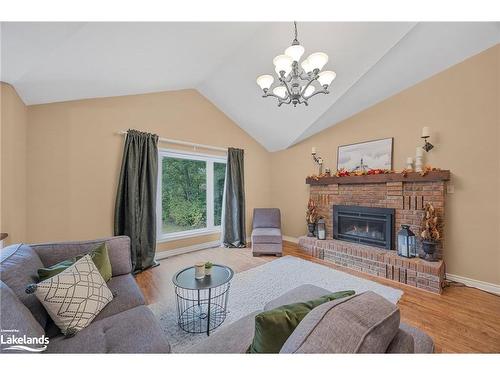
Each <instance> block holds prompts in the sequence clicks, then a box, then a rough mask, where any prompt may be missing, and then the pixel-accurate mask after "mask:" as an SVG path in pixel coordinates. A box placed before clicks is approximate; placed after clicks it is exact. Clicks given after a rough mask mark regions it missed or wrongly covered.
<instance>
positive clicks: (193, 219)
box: [157, 150, 226, 241]
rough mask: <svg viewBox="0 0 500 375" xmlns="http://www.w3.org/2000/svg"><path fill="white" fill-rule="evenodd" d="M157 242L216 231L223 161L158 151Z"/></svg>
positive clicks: (222, 181) (223, 167)
mask: <svg viewBox="0 0 500 375" xmlns="http://www.w3.org/2000/svg"><path fill="white" fill-rule="evenodd" d="M158 163H159V165H158V171H159V178H158V195H159V197H158V205H157V206H158V207H157V210H158V213H157V220H158V240H159V241H161V240H166V241H168V240H169V239H177V238H183V237H191V236H195V235H201V234H207V233H215V232H218V231H220V225H221V219H222V196H223V194H224V179H225V175H226V159H225V158H223V157H216V156H210V155H203V154H195V153H188V152H176V151H169V150H160V153H159V158H158Z"/></svg>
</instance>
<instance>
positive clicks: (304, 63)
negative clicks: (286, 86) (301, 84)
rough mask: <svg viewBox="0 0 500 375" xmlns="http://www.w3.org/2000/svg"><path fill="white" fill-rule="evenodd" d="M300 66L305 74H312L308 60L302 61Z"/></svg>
mask: <svg viewBox="0 0 500 375" xmlns="http://www.w3.org/2000/svg"><path fill="white" fill-rule="evenodd" d="M300 65H301V66H302V69H304V72H306V73H309V72H312V67H311V64H310V63H309V60H308V59H305V60H304V61H302V64H300Z"/></svg>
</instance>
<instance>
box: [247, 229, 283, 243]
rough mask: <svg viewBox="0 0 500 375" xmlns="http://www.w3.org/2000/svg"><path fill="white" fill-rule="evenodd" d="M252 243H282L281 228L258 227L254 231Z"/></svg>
mask: <svg viewBox="0 0 500 375" xmlns="http://www.w3.org/2000/svg"><path fill="white" fill-rule="evenodd" d="M252 243H276V244H280V243H281V230H280V229H277V228H256V229H254V230H253V231H252Z"/></svg>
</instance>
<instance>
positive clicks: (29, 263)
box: [0, 244, 48, 328]
mask: <svg viewBox="0 0 500 375" xmlns="http://www.w3.org/2000/svg"><path fill="white" fill-rule="evenodd" d="M0 255H1V258H0V276H1V278H2V281H3V282H4V283H5V284H7V285H8V286H9V288H10V289H12V291H13V292H14V294H15V295H16V296H17V298H19V300H20V301H21V302H22V303H23V304H24V305H25V306H26V307H27V308H28V309H29V310H30V311H31V313H32V314H33V316H34V317H35V319H36V320H37V321H38V323H39V324H40V325H41V326H42V327H44V328H45V324H46V323H47V319H48V314H47V312H46V311H45V309H44V307H43V306H42V304H41V303H40V301H38V299H37V298H36V297H35V296H34V295H32V294H31V295H30V294H26V292H25V290H26V286H27V285H29V284H33V283H36V282H38V276H37V270H38V269H39V268H42V267H43V264H42V262H41V260H40V258H39V257H38V255H37V254H36V252H35V251H34V250H33V249H32V248H31V247H30V246H27V245H24V244H17V245H11V246H8V247H6V248H4V249H2V250H1V251H0Z"/></svg>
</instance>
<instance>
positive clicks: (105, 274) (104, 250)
mask: <svg viewBox="0 0 500 375" xmlns="http://www.w3.org/2000/svg"><path fill="white" fill-rule="evenodd" d="M88 254H89V255H90V257H91V258H92V261H93V262H94V264H95V266H96V267H97V269H98V270H99V273H100V274H101V276H102V278H103V279H104V281H106V282H107V281H109V279H111V262H110V261H109V255H108V246H107V245H106V243H105V242H103V243H102V244H100V245H99V246H97V247H95V248H94V249H92V250H91V251H90V252H89V253H88ZM85 255H87V254H82V255H78V256H76V257H75V258H71V259H66V260H63V261H62V262H59V263H57V264H54V265H53V266H51V267H47V268H40V269H39V270H38V278H39V279H40V281H43V280H47V279H50V278H51V277H53V276H55V275H57V274H58V273H61V272H62V271H64V270H65V269H66V268H68V267H70V266H72V265H73V264H75V263H76V261H78V260H80V259H81V258H83V257H84V256H85Z"/></svg>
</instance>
